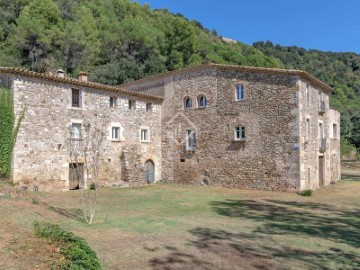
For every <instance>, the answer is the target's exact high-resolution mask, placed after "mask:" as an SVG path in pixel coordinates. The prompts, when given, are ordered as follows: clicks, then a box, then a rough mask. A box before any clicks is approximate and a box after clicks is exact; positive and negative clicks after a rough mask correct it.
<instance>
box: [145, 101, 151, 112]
mask: <svg viewBox="0 0 360 270" xmlns="http://www.w3.org/2000/svg"><path fill="white" fill-rule="evenodd" d="M146 111H147V112H152V104H151V103H146Z"/></svg>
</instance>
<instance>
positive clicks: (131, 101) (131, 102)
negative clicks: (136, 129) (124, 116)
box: [129, 99, 136, 110]
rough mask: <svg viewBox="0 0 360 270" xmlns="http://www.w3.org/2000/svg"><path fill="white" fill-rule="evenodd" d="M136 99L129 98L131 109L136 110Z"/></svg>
mask: <svg viewBox="0 0 360 270" xmlns="http://www.w3.org/2000/svg"><path fill="white" fill-rule="evenodd" d="M135 108H136V107H135V100H131V99H130V100H129V110H135Z"/></svg>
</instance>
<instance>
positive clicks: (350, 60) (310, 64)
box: [253, 41, 360, 153]
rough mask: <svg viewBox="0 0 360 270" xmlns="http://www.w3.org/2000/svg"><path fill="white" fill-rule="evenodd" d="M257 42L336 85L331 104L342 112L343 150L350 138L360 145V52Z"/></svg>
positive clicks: (293, 66)
mask: <svg viewBox="0 0 360 270" xmlns="http://www.w3.org/2000/svg"><path fill="white" fill-rule="evenodd" d="M253 46H254V47H255V48H256V49H258V50H260V51H262V52H263V53H264V54H265V55H267V56H272V57H276V58H278V59H280V60H281V62H282V63H283V65H284V66H285V68H291V69H301V70H305V71H307V72H309V73H310V74H312V75H314V76H315V77H317V78H319V79H320V80H322V81H324V82H326V83H327V84H329V85H330V86H332V87H333V88H334V89H335V91H334V92H333V94H332V96H331V97H330V105H331V106H332V107H334V108H335V109H337V110H339V111H340V112H341V135H342V138H343V140H346V141H343V143H342V146H343V149H342V150H343V153H345V152H347V151H349V150H350V148H351V147H350V148H349V147H347V148H348V149H346V146H347V145H346V142H349V143H351V144H353V145H354V146H356V147H357V149H358V151H359V149H360V55H358V54H356V53H350V52H323V51H319V50H305V49H303V48H298V47H296V46H288V47H285V46H280V45H274V44H273V43H272V42H270V41H267V42H262V41H261V42H256V43H254V44H253Z"/></svg>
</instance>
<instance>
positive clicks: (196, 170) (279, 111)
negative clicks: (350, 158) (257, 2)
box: [0, 64, 340, 191]
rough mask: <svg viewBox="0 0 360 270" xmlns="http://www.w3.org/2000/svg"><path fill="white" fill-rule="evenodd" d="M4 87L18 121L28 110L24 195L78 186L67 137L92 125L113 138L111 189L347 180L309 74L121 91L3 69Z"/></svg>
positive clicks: (219, 73)
mask: <svg viewBox="0 0 360 270" xmlns="http://www.w3.org/2000/svg"><path fill="white" fill-rule="evenodd" d="M60 75H61V74H60ZM0 78H1V83H0V84H1V85H2V86H8V87H11V89H12V92H13V100H14V106H15V113H16V114H17V115H18V114H19V113H20V111H21V110H22V109H23V108H25V107H26V113H25V119H24V121H23V123H22V125H21V128H20V132H19V135H18V138H17V141H16V145H15V149H14V153H13V164H12V178H13V180H14V181H15V182H19V183H20V184H21V185H28V186H29V185H34V184H35V185H38V186H39V187H40V190H41V189H42V190H52V189H63V190H66V189H70V188H72V185H71V166H72V165H71V164H72V161H71V160H70V159H69V154H68V152H69V149H68V148H69V147H68V144H67V140H68V139H69V127H71V126H72V125H85V124H86V123H91V124H92V125H93V126H97V127H98V128H99V129H101V130H104V132H105V134H106V138H105V141H104V143H103V144H102V146H101V149H100V151H101V161H100V174H99V177H100V179H101V184H102V185H104V186H137V185H145V184H147V183H149V182H153V181H154V182H157V181H160V180H163V181H166V182H173V183H181V184H198V185H211V186H222V187H228V188H246V189H262V190H281V191H295V190H304V189H309V188H311V189H316V188H319V187H321V186H326V185H329V184H330V183H331V182H335V181H337V180H338V179H340V115H339V113H338V112H337V111H335V110H332V109H330V108H329V92H331V90H332V89H331V88H330V87H329V86H327V85H326V84H324V83H323V82H321V81H319V80H317V79H316V78H314V77H312V76H311V75H309V74H308V73H306V72H303V71H296V70H282V69H269V68H255V67H242V66H226V65H213V64H210V65H202V66H197V67H192V68H186V69H182V70H178V71H173V72H168V73H164V74H160V75H156V76H153V77H149V78H145V79H143V80H139V81H135V82H132V83H128V84H124V85H121V86H120V87H110V86H106V85H101V84H97V83H92V82H88V81H87V80H86V75H85V74H84V73H82V74H81V77H80V79H79V80H75V79H70V78H66V77H63V76H59V74H58V75H46V74H39V73H34V72H28V71H24V70H19V69H13V68H0ZM74 89H75V90H74ZM74 91H75V92H74ZM74 93H75V95H80V99H79V101H80V103H81V104H79V106H78V107H74V106H73V99H74ZM117 128H119V129H117ZM115 129H116V130H117V131H118V132H119V134H117V133H116V132H115ZM114 132H115V133H114ZM114 136H115V138H114ZM80 161H81V158H80ZM91 177H92V176H91V175H84V176H83V181H84V183H85V184H86V182H87V181H88V180H91ZM149 179H150V180H149ZM151 179H152V180H153V181H152V180H151ZM80 187H81V188H82V187H86V185H83V186H80Z"/></svg>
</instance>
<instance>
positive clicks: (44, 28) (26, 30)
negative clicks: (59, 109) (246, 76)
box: [0, 0, 282, 85]
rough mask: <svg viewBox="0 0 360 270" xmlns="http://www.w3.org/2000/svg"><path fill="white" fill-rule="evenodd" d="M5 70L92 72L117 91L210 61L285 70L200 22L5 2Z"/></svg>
mask: <svg viewBox="0 0 360 270" xmlns="http://www.w3.org/2000/svg"><path fill="white" fill-rule="evenodd" d="M0 18H1V21H0V48H1V51H0V65H2V66H17V67H24V68H27V69H31V70H34V71H39V72H44V71H51V70H56V69H58V68H62V69H64V70H65V71H66V73H67V74H70V75H74V74H76V73H77V72H78V71H80V70H85V71H88V72H90V78H91V79H92V80H94V81H98V82H102V83H107V84H111V85H117V84H120V83H122V82H126V81H129V80H134V79H139V78H142V77H144V76H147V75H150V74H154V73H159V72H163V71H166V70H173V69H178V68H181V67H185V66H191V65H198V64H200V63H204V62H216V63H233V64H240V65H256V66H267V67H281V66H282V64H281V63H280V61H279V60H277V59H275V58H273V57H266V56H264V55H263V54H262V53H261V52H260V51H258V50H256V49H254V47H252V46H248V45H245V44H240V43H234V44H225V43H224V42H223V41H222V40H221V39H220V38H218V37H217V36H216V35H214V34H213V33H212V32H210V31H208V30H206V29H204V28H203V27H202V25H201V24H200V23H199V22H196V21H189V20H187V19H186V18H184V17H183V16H182V15H180V14H177V15H173V14H171V13H170V12H169V11H167V10H166V9H164V10H154V11H153V10H151V9H150V7H149V6H147V5H145V6H142V5H140V4H137V3H132V2H130V1H129V0H106V1H103V0H87V1H81V0H54V1H51V0H1V1H0Z"/></svg>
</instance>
